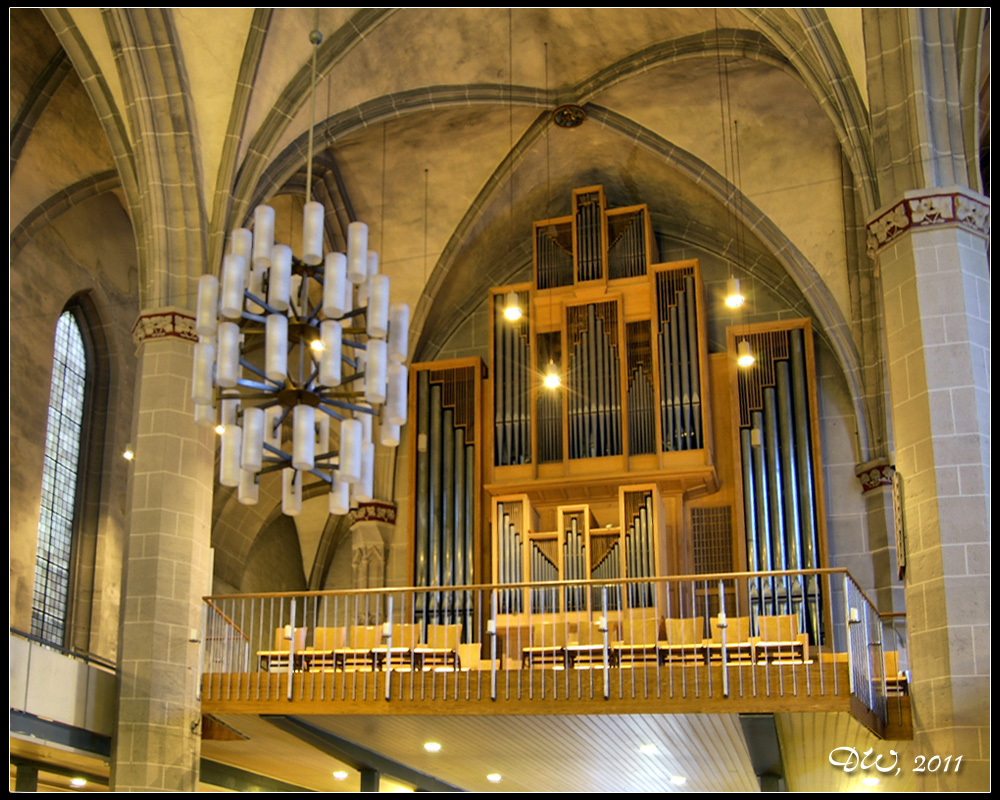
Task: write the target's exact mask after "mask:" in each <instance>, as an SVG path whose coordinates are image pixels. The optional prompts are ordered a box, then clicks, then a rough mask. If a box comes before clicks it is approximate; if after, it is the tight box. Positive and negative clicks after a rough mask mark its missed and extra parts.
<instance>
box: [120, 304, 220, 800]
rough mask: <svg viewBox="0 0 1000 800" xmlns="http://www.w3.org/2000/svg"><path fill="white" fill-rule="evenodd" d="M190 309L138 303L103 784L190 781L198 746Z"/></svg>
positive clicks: (204, 536)
mask: <svg viewBox="0 0 1000 800" xmlns="http://www.w3.org/2000/svg"><path fill="white" fill-rule="evenodd" d="M193 327H194V320H193V319H192V318H191V317H189V316H187V315H186V314H184V313H183V312H179V311H177V310H175V309H163V310H157V311H155V312H149V313H144V314H143V315H142V316H141V317H140V319H139V322H138V323H137V324H136V328H135V330H134V331H133V333H134V335H135V338H136V341H137V345H138V348H139V353H138V366H137V380H136V387H135V389H136V390H135V414H134V416H133V434H132V437H133V438H132V443H133V448H134V451H135V460H134V461H133V462H132V474H131V479H130V486H129V508H128V510H127V520H128V529H127V532H126V541H125V554H124V574H123V578H122V587H123V588H122V604H121V608H122V612H121V622H120V636H119V648H118V683H119V697H118V719H117V726H116V730H115V735H114V748H113V752H112V761H111V788H112V790H113V791H188V792H190V791H196V790H197V788H198V764H199V761H200V755H201V708H200V703H199V701H198V699H197V683H198V681H199V680H200V677H201V676H200V668H199V664H198V654H199V648H198V643H197V639H198V638H199V637H200V631H201V605H202V604H201V597H202V596H203V595H204V594H208V593H209V592H210V590H211V554H210V535H211V520H212V487H213V470H214V463H215V441H214V435H213V432H212V430H211V429H209V428H199V427H197V426H196V425H195V423H194V418H193V407H192V403H191V374H192V355H193V348H192V343H193V342H194V341H195V339H196V337H195V335H194V331H193Z"/></svg>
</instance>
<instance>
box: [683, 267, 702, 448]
mask: <svg viewBox="0 0 1000 800" xmlns="http://www.w3.org/2000/svg"><path fill="white" fill-rule="evenodd" d="M684 295H685V298H686V300H687V345H688V362H689V365H690V370H691V422H692V428H691V449H695V450H697V449H700V448H701V447H702V446H703V439H702V430H701V360H700V355H699V353H698V317H697V310H696V309H697V304H696V302H695V300H696V297H695V291H694V276H693V275H689V276H688V277H686V278H685V279H684Z"/></svg>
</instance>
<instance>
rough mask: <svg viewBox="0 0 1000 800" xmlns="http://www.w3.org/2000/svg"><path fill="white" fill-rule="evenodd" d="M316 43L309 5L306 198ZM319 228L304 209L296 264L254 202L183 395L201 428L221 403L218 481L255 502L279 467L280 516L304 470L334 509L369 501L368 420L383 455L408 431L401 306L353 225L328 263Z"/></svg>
mask: <svg viewBox="0 0 1000 800" xmlns="http://www.w3.org/2000/svg"><path fill="white" fill-rule="evenodd" d="M322 41H323V36H322V34H321V33H320V31H319V9H317V10H316V28H315V29H314V30H313V31H311V32H310V34H309V42H310V44H312V91H311V93H310V94H311V97H310V101H311V106H312V108H311V119H310V123H309V145H308V154H307V157H306V197H307V198H309V197H311V195H312V157H313V133H314V129H315V127H316V83H317V50H318V48H319V45H320V43H321V42H322ZM384 170H385V166H384V163H383V174H384ZM383 208H384V198H383ZM383 228H384V225H383ZM323 231H324V209H323V205H322V204H321V203H317V202H314V201H309V202H307V203H306V204H305V205H304V207H303V210H302V250H303V253H302V257H301V258H296V257H295V256H294V255H293V254H292V249H291V248H290V247H289V246H287V245H284V244H276V243H275V241H274V209H273V208H271V207H270V206H266V205H262V206H258V207H257V208H256V210H255V211H254V224H253V231H252V232H251V231H250V230H248V229H246V228H236V229H235V230H234V231H232V233H231V234H230V247H229V252H228V253H227V254H226V255H225V257H224V258H223V261H222V273H221V282H220V280H219V279H218V278H216V277H215V276H214V275H202V276H201V278H200V279H199V281H198V306H197V314H196V320H195V327H196V330H197V333H198V343H197V344H196V345H195V350H194V377H193V381H192V389H191V395H192V399H193V400H194V404H195V406H194V415H195V421H196V422H198V423H199V424H201V425H216V403H218V405H219V424H218V426H217V430H218V432H219V434H220V436H221V440H222V441H221V447H220V457H219V483H221V484H222V485H223V486H229V487H233V488H236V489H237V498H238V499H239V501H240V502H241V503H245V504H247V505H252V504H254V503H256V502H257V498H258V494H259V488H260V476H261V475H262V474H264V473H267V472H276V471H280V472H281V487H282V491H281V510H282V512H284V513H285V514H289V515H295V514H298V513H300V512H301V510H302V480H303V476H304V475H305V474H306V473H309V474H310V475H313V476H315V477H317V478H319V479H320V480H322V481H325V482H326V483H328V484H329V485H330V513H331V514H338V515H340V514H346V513H347V512H348V511H349V510H350V508H351V506H352V505H354V504H356V503H365V502H369V501H371V500H372V499H373V496H374V466H375V443H374V439H373V431H374V429H375V423H376V421H378V423H379V427H378V436H379V441H380V442H381V443H382V444H383V445H385V446H388V447H395V446H396V445H398V444H399V429H400V426H402V425H404V424H405V423H406V410H407V404H406V387H407V374H406V372H407V371H406V365H405V364H404V363H403V362H404V360H405V359H406V351H407V347H408V337H409V328H410V309H409V306H407V305H406V304H405V303H397V304H394V305H391V306H390V303H389V277H388V276H387V275H383V274H380V273H379V271H378V254H377V253H376V252H375V251H373V250H369V249H368V226H367V225H365V224H364V223H363V222H357V221H355V222H351V223H350V224H349V225H348V226H347V253H346V254H345V253H327V254H326V255H325V257H324V254H323ZM334 441H336V442H337V447H336V448H334V447H333V442H334Z"/></svg>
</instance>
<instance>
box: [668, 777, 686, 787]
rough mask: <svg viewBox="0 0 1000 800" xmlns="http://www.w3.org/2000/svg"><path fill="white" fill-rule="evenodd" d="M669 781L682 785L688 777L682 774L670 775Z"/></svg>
mask: <svg viewBox="0 0 1000 800" xmlns="http://www.w3.org/2000/svg"><path fill="white" fill-rule="evenodd" d="M670 782H671V783H673V784H675V785H676V786H683V785H684V784H685V783H687V782H688V779H687V778H685V777H684V776H683V775H671V776H670Z"/></svg>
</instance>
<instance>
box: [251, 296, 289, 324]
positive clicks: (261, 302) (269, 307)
mask: <svg viewBox="0 0 1000 800" xmlns="http://www.w3.org/2000/svg"><path fill="white" fill-rule="evenodd" d="M243 297H244V298H246V299H248V300H253V301H254V302H255V303H256V304H257V305H259V306H260V307H261V308H263V309H264V310H265V311H267V312H268V313H269V314H284V313H285V312H284V311H280V310H279V309H277V308H275V307H274V306H272V305H270V304H269V303H268V302H267V300H264V299H263V298H261V297H257V295H255V294H254V293H253V292H251V291H250V290H249V289H244V290H243ZM243 318H244V319H252V320H254V322H263V321H264V320H265V317H264V316H262V315H260V314H253V313H251V312H250V311H246V310H244V311H243Z"/></svg>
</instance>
